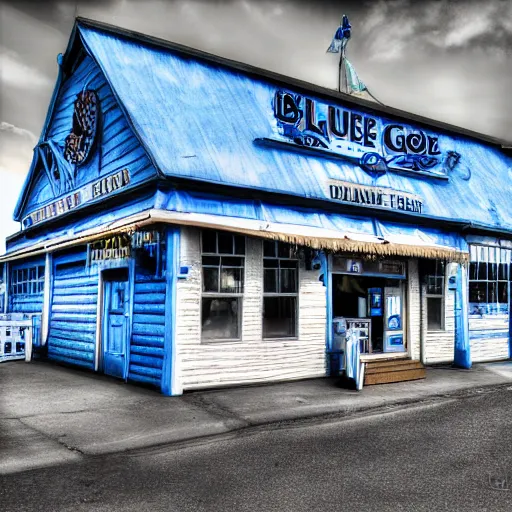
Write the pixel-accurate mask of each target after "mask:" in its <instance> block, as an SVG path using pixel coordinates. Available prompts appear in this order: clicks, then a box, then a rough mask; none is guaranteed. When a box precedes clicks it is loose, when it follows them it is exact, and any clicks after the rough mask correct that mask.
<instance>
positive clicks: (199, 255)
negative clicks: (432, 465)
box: [1, 18, 512, 394]
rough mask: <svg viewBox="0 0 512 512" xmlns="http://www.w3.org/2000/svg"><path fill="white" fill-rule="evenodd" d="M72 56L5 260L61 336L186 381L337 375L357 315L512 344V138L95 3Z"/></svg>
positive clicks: (439, 338) (53, 355) (392, 354)
mask: <svg viewBox="0 0 512 512" xmlns="http://www.w3.org/2000/svg"><path fill="white" fill-rule="evenodd" d="M58 66H59V76H58V80H57V84H56V87H55V92H54V95H53V98H52V100H51V103H50V106H49V109H48V115H47V118H46V122H45V125H44V127H43V130H42V133H41V137H40V139H39V142H38V144H37V146H36V147H35V148H34V157H33V161H32V165H31V168H30V171H29V173H28V177H27V180H26V183H25V185H24V188H23V191H22V193H21V196H20V198H19V201H18V204H17V207H16V210H15V212H14V218H15V220H17V221H19V222H20V225H21V229H20V231H19V232H17V233H15V234H13V235H12V236H10V237H9V238H8V239H7V241H6V245H7V252H6V255H4V256H3V257H2V258H1V262H2V266H3V280H4V284H5V286H3V288H2V291H3V295H2V305H3V309H4V312H7V313H9V312H12V313H19V312H24V313H31V314H32V313H33V314H40V315H41V329H40V330H41V336H40V339H39V340H38V346H37V347H35V352H36V353H37V354H39V355H40V356H45V357H48V358H49V359H51V360H53V361H57V362H62V363H66V364H70V365H75V366H79V367H82V368H86V369H89V370H92V371H97V372H104V373H106V374H108V375H112V376H115V377H119V378H121V379H126V380H128V381H135V382H141V383H148V384H151V385H154V386H156V387H158V388H159V389H161V391H162V392H163V393H165V394H180V393H182V392H183V390H189V389H197V388H206V387H212V386H221V385H236V384H248V383H255V382H269V381H279V380H286V379H299V378H311V377H321V376H325V375H328V374H329V373H333V372H334V373H335V372H337V371H338V370H339V364H340V363H339V361H338V359H337V355H338V351H337V347H336V343H337V339H338V336H339V335H340V329H341V331H343V330H344V329H345V328H347V326H348V327H351V328H353V329H357V332H358V333H359V334H358V336H359V339H358V347H359V350H360V351H361V356H360V359H361V361H362V362H363V363H365V364H368V365H370V364H372V363H375V362H376V361H381V360H383V361H385V362H386V364H390V361H395V360H396V361H402V362H406V364H409V365H410V364H411V363H412V362H414V361H418V362H420V363H422V364H431V363H440V362H446V363H450V362H455V363H456V364H459V365H461V366H465V367H469V366H470V365H471V364H472V362H478V361H490V360H500V359H508V358H509V357H510V350H511V349H510V347H511V323H510V315H509V310H510V297H511V291H510V267H511V263H512V258H511V255H512V201H511V197H512V158H511V153H510V149H509V148H507V147H506V144H505V143H504V142H502V141H499V140H496V139H493V138H490V137H487V136H483V135H480V134H476V133H473V132H470V131H468V130H464V129H461V128H457V127H453V126H449V125H446V124H444V123H440V122H436V121H433V120H429V119H425V118H422V117H420V116H416V115H413V114H409V113H406V112H402V111H399V110H396V109H393V108H389V107H385V106H381V105H379V104H376V103H373V102H369V101H365V100H363V99H358V98H354V97H352V96H348V95H344V94H340V93H337V92H334V91H331V90H328V89H324V88H321V87H318V86H315V85H311V84H308V83H305V82H302V81H299V80H295V79H291V78H288V77H284V76H281V75H278V74H275V73H271V72H268V71H265V70H261V69H257V68H254V67H252V66H249V65H245V64H241V63H237V62H233V61H229V60H226V59H223V58H219V57H216V56H213V55H210V54H206V53H203V52H200V51H197V50H194V49H190V48H186V47H183V46H180V45H177V44H173V43H169V42H167V41H163V40H160V39H156V38H153V37H149V36H146V35H143V34H138V33H134V32H131V31H128V30H125V29H121V28H117V27H113V26H109V25H105V24H102V23H99V22H95V21H91V20H86V19H81V18H78V19H77V21H76V23H75V26H74V29H73V32H72V34H71V38H70V41H69V45H68V47H67V49H66V51H65V53H64V55H60V56H59V58H58ZM479 115H485V113H484V112H480V113H479ZM410 368H413V367H411V366H410ZM368 377H369V375H368ZM369 381H371V379H369Z"/></svg>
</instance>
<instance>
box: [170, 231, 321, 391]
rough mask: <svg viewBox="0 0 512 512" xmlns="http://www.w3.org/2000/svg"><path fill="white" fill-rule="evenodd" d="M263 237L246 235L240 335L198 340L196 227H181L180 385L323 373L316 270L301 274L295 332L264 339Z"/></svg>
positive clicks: (177, 327)
mask: <svg viewBox="0 0 512 512" xmlns="http://www.w3.org/2000/svg"><path fill="white" fill-rule="evenodd" d="M262 257H263V254H262V242H261V240H258V239H250V238H249V239H247V247H246V262H245V265H246V271H245V291H244V298H243V307H242V311H243V318H242V340H241V341H238V342H218V343H201V313H200V304H201V264H200V262H201V254H200V232H199V230H198V229H195V228H183V229H182V238H181V265H182V266H185V265H186V266H188V267H189V269H190V270H189V276H188V277H187V279H184V280H180V281H179V282H178V285H177V306H176V310H177V314H176V344H177V359H178V361H177V364H176V368H179V380H180V383H181V385H182V386H183V389H185V390H187V389H197V388H205V387H215V386H222V385H235V384H250V383H257V382H269V381H278V380H288V379H300V378H308V377H319V376H325V375H326V364H325V327H326V289H325V288H324V286H323V285H322V283H320V281H318V271H305V270H304V265H303V263H301V269H300V273H299V325H298V331H299V337H298V339H295V340H262V306H263V302H262V301H263V299H262V296H263V295H262V294H263V260H262Z"/></svg>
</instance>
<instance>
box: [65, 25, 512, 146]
mask: <svg viewBox="0 0 512 512" xmlns="http://www.w3.org/2000/svg"><path fill="white" fill-rule="evenodd" d="M76 28H78V29H79V30H78V31H79V32H80V33H81V34H82V35H83V34H91V33H93V32H96V33H98V34H100V33H103V35H104V38H103V42H104V43H107V41H110V42H112V41H113V39H117V40H120V41H122V40H125V41H127V42H132V43H135V44H140V45H143V46H145V47H149V48H152V49H153V50H154V51H158V50H168V51H170V52H171V53H173V54H175V55H178V56H182V57H184V58H185V59H187V58H194V59H197V60H200V61H203V62H205V63H208V64H210V65H213V66H220V67H224V68H226V69H231V70H234V71H240V72H242V73H244V74H247V75H249V76H253V77H256V78H260V79H264V80H266V81H270V82H273V83H275V84H278V85H282V86H288V87H291V88H294V89H296V90H299V91H301V92H304V93H309V94H313V95H315V96H319V97H321V98H325V99H332V100H335V101H336V102H339V103H342V104H346V105H347V107H350V106H352V107H354V108H358V109H359V110H363V111H368V112H373V113H380V114H382V115H386V116H390V117H392V118H395V119H396V120H402V121H405V122H409V123H414V124H418V125H420V126H423V127H426V128H430V129H432V128H434V129H436V130H437V131H443V132H448V133H451V134H457V135H463V136H465V137H470V138H473V139H476V140H479V141H482V142H486V143H488V144H493V145H496V146H499V147H503V148H510V147H511V146H512V141H507V140H505V139H500V138H498V137H493V136H491V135H487V134H483V133H479V132H476V131H474V130H469V129H467V128H464V127H461V126H456V125H452V124H449V123H445V122H442V121H437V120H435V119H431V118H428V117H426V116H422V115H419V114H415V113H412V112H407V111H404V110H401V109H398V108H394V107H391V106H387V105H383V104H379V103H376V102H373V101H369V100H366V99H364V98H361V97H358V96H354V95H350V94H346V93H342V92H338V91H336V90H334V89H329V88H327V87H323V86H320V85H316V84H312V83H310V82H306V81H304V80H300V79H298V78H293V77H289V76H286V75H282V74H280V73H276V72H274V71H269V70H267V69H263V68H259V67H257V66H253V65H251V64H246V63H243V62H239V61H235V60H232V59H227V58H225V57H220V56H218V55H214V54H211V53H208V52H205V51H203V50H198V49H196V48H192V47H189V46H186V45H183V44H179V43H174V42H171V41H168V40H165V39H162V38H158V37H154V36H150V35H147V34H143V33H141V32H136V31H134V30H129V29H125V28H122V27H118V26H115V25H111V24H109V23H104V22H100V21H96V20H92V19H88V18H82V17H77V18H76V22H75V28H74V29H73V33H72V37H75V36H76ZM107 44H108V43H107ZM70 47H72V45H71V44H70V46H69V47H68V49H69V48H70ZM90 49H91V48H90ZM96 49H97V47H96ZM120 64H121V63H120ZM144 78H147V77H141V79H144Z"/></svg>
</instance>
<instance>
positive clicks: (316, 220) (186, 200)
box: [0, 190, 468, 262]
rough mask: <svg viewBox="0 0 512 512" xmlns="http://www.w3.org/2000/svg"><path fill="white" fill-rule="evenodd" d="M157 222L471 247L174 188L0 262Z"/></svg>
mask: <svg viewBox="0 0 512 512" xmlns="http://www.w3.org/2000/svg"><path fill="white" fill-rule="evenodd" d="M154 223H168V224H177V225H185V226H196V227H204V228H211V229H222V230H226V231H233V232H237V233H243V234H246V235H249V236H256V237H260V238H269V239H273V240H280V241H284V242H288V243H292V244H297V245H303V246H307V247H311V248H313V249H325V250H328V251H333V252H350V253H358V254H361V255H366V256H370V257H377V256H406V257H419V258H435V259H445V260H448V261H457V262H464V261H467V260H468V245H467V243H466V242H465V240H464V239H463V238H462V237H461V236H460V235H458V234H456V233H447V232H444V231H440V230H435V229H431V228H424V227H421V228H420V227H418V226H414V225H407V224H399V223H391V222H383V221H381V220H376V219H373V218H370V217H357V216H350V215H342V214H338V213H330V212H323V211H319V210H313V209H308V208H300V207H290V206H283V205H276V204H272V203H265V202H261V201H255V200H242V199H234V198H225V197H221V196H217V195H214V194H211V195H206V194H199V193H191V192H184V191H177V190H173V191H170V192H162V191H159V192H158V193H157V197H156V198H155V202H154V204H153V207H152V208H148V209H147V210H144V211H141V212H139V213H137V214H133V215H129V216H125V217H122V218H119V219H115V220H114V219H112V220H111V221H109V222H108V223H104V224H101V223H100V224H99V225H97V226H95V227H94V228H88V229H84V230H83V231H80V232H74V233H73V234H70V235H63V236H56V237H54V238H52V239H50V240H45V241H42V242H38V243H35V244H33V245H31V246H29V247H25V248H23V249H20V250H17V251H13V252H11V253H9V254H6V255H4V256H2V257H0V261H9V260H14V259H20V258H27V257H30V256H35V255H37V254H41V253H45V252H53V251H55V250H58V249H63V248H66V247H71V246H75V245H80V244H84V243H88V242H91V241H94V240H97V239H100V238H102V237H104V236H106V235H112V234H116V233H120V232H131V231H134V230H137V229H141V228H143V227H144V226H148V225H151V224H154Z"/></svg>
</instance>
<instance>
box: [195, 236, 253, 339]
mask: <svg viewBox="0 0 512 512" xmlns="http://www.w3.org/2000/svg"><path fill="white" fill-rule="evenodd" d="M205 232H210V233H215V239H216V251H217V252H211V251H210V252H206V251H204V243H203V238H204V233H205ZM219 233H222V234H227V235H231V236H232V237H233V242H232V243H233V253H221V252H219ZM199 237H200V251H201V302H200V312H199V323H200V328H201V331H200V332H201V334H200V336H201V343H202V344H203V343H204V344H210V343H240V342H242V327H243V321H242V320H243V302H244V301H243V298H244V293H245V283H246V255H247V237H246V236H245V235H242V234H240V233H235V232H231V231H223V230H218V229H208V228H204V229H201V232H200V235H199ZM235 237H240V238H243V239H244V247H243V254H237V253H236V252H235V251H236V244H235ZM223 256H224V257H228V258H229V257H231V258H241V259H242V263H243V266H242V267H231V266H228V267H226V268H241V269H242V272H241V278H242V292H221V291H218V292H212V291H209V292H206V291H204V284H205V279H204V268H205V267H206V268H218V269H219V275H218V289H219V290H220V289H221V288H220V283H221V274H222V271H221V269H222V268H223V266H222V257H223ZM204 257H219V265H218V266H214V265H206V266H205V265H203V258H204ZM216 298H219V299H222V298H227V299H229V298H236V299H237V302H238V312H237V314H238V319H237V323H238V326H237V327H238V337H237V338H216V339H205V338H204V337H203V299H216Z"/></svg>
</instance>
